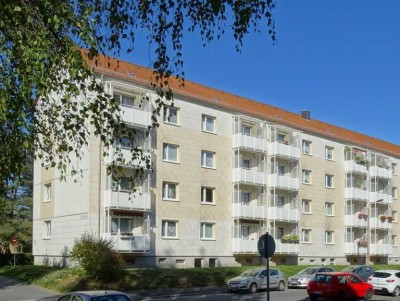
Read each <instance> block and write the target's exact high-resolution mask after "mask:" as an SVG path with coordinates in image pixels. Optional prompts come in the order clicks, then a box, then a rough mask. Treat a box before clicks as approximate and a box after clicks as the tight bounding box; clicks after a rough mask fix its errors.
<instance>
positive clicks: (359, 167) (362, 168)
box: [344, 160, 368, 173]
mask: <svg viewBox="0 0 400 301" xmlns="http://www.w3.org/2000/svg"><path fill="white" fill-rule="evenodd" d="M344 170H345V171H346V172H358V173H368V169H367V165H366V164H360V163H357V162H356V161H355V160H347V161H345V162H344Z"/></svg>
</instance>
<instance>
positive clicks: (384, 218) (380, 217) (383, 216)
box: [379, 214, 386, 223]
mask: <svg viewBox="0 0 400 301" xmlns="http://www.w3.org/2000/svg"><path fill="white" fill-rule="evenodd" d="M379 219H380V220H381V222H382V223H383V222H384V221H385V220H386V216H385V215H383V214H381V215H379Z"/></svg>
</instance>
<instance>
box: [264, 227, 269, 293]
mask: <svg viewBox="0 0 400 301" xmlns="http://www.w3.org/2000/svg"><path fill="white" fill-rule="evenodd" d="M268 235H269V233H268V232H266V233H265V236H264V244H265V258H266V259H267V301H269V256H268Z"/></svg>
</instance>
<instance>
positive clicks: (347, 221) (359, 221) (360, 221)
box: [344, 213, 369, 227]
mask: <svg viewBox="0 0 400 301" xmlns="http://www.w3.org/2000/svg"><path fill="white" fill-rule="evenodd" d="M368 218H369V217H366V218H360V217H359V216H358V213H356V214H347V215H345V216H344V225H345V226H348V227H367V224H368Z"/></svg>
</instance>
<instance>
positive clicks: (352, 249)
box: [344, 241, 367, 255]
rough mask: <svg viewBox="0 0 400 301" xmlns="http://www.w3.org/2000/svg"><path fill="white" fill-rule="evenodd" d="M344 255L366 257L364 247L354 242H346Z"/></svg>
mask: <svg viewBox="0 0 400 301" xmlns="http://www.w3.org/2000/svg"><path fill="white" fill-rule="evenodd" d="M344 253H345V254H347V255H366V254H367V248H366V247H365V246H363V247H361V246H359V245H358V243H357V242H356V241H354V242H346V243H345V244H344Z"/></svg>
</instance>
